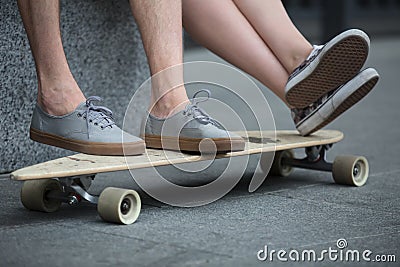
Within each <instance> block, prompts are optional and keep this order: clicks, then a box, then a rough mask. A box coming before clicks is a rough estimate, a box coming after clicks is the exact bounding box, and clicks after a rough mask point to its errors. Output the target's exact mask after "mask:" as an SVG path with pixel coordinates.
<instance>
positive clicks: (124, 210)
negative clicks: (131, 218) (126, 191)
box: [121, 198, 131, 215]
mask: <svg viewBox="0 0 400 267" xmlns="http://www.w3.org/2000/svg"><path fill="white" fill-rule="evenodd" d="M130 208H131V202H130V201H129V199H127V198H124V200H122V202H121V212H122V214H124V215H125V214H127V213H128V211H129V210H130Z"/></svg>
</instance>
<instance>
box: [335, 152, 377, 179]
mask: <svg viewBox="0 0 400 267" xmlns="http://www.w3.org/2000/svg"><path fill="white" fill-rule="evenodd" d="M368 173H369V165H368V160H367V159H366V158H365V157H362V156H351V155H350V156H347V155H345V156H337V157H336V158H335V161H334V162H333V167H332V176H333V179H334V180H335V182H336V183H337V184H344V185H353V186H363V185H364V184H365V183H366V182H367V179H368Z"/></svg>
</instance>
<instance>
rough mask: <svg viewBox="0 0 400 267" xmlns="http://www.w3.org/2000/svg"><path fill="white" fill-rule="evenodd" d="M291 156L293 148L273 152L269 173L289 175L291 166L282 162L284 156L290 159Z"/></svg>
mask: <svg viewBox="0 0 400 267" xmlns="http://www.w3.org/2000/svg"><path fill="white" fill-rule="evenodd" d="M293 157H294V152H293V150H282V151H277V152H275V157H274V161H273V162H272V166H271V170H270V172H269V174H270V175H272V176H281V177H287V176H289V175H290V174H291V173H292V171H293V168H292V166H288V165H285V164H283V160H284V159H285V158H286V159H287V158H289V159H292V158H293Z"/></svg>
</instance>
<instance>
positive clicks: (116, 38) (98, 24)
mask: <svg viewBox="0 0 400 267" xmlns="http://www.w3.org/2000/svg"><path fill="white" fill-rule="evenodd" d="M61 28H62V36H63V41H64V47H65V51H66V54H67V58H68V61H69V64H70V67H71V70H72V73H73V75H74V77H75V79H76V80H77V81H78V84H79V85H80V87H81V89H82V90H83V91H84V93H85V95H86V96H90V95H99V96H101V97H103V98H104V100H105V103H104V104H105V105H107V106H108V107H109V108H111V109H112V110H113V111H114V113H115V115H116V121H117V123H118V124H119V125H121V124H122V121H123V115H124V112H125V108H126V106H127V105H128V102H129V99H130V97H131V96H132V95H133V93H134V91H135V89H136V88H138V87H139V85H140V84H141V83H142V82H143V81H144V80H145V79H146V78H147V77H148V76H149V74H148V73H149V71H148V67H147V63H146V58H145V54H144V51H143V47H142V43H141V40H140V35H139V32H138V30H137V27H136V25H135V22H134V19H133V17H132V15H131V12H130V8H129V4H128V1H120V0H113V1H110V0H90V1H66V0H64V1H61ZM36 90H37V81H36V74H35V68H34V62H33V58H32V56H31V52H30V49H29V44H28V40H27V37H26V34H25V31H24V29H23V25H22V21H21V18H20V15H19V12H18V9H17V4H16V1H8V0H0V107H1V109H0V157H1V159H0V173H4V172H9V171H12V170H15V169H17V168H20V167H23V166H27V165H31V164H34V163H38V162H42V161H46V160H50V159H53V158H56V157H59V156H65V155H68V154H71V152H70V151H66V150H63V149H58V148H54V147H50V146H46V145H41V144H38V143H35V142H33V141H31V140H30V139H29V123H30V118H31V115H32V111H33V108H34V105H35V99H36ZM145 102H146V101H143V106H142V107H137V108H138V109H144V108H145ZM138 128H139V126H138Z"/></svg>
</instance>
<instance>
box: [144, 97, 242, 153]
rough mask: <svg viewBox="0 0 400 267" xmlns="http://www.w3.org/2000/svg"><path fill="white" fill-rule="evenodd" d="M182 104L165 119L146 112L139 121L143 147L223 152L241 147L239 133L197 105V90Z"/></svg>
mask: <svg viewBox="0 0 400 267" xmlns="http://www.w3.org/2000/svg"><path fill="white" fill-rule="evenodd" d="M201 92H206V93H207V94H208V95H207V99H208V98H209V97H210V91H208V90H200V91H198V92H197V93H195V95H194V96H193V99H192V100H191V103H190V104H188V105H187V106H186V108H185V109H184V110H182V111H180V112H178V113H176V114H174V115H172V116H170V117H168V118H166V119H160V118H157V117H155V116H153V115H151V114H148V115H147V116H146V118H144V120H143V123H142V132H143V131H144V134H142V138H143V139H144V140H145V142H146V146H147V147H151V148H162V149H168V150H181V151H190V152H204V153H214V152H215V153H223V152H230V151H241V150H244V146H245V142H244V140H243V138H242V137H240V136H239V135H237V134H235V133H232V132H229V131H227V130H225V129H224V128H223V127H222V125H221V124H220V123H219V122H218V121H216V120H215V119H213V118H211V117H210V116H209V115H208V114H207V113H206V112H205V111H204V110H203V109H201V108H200V107H198V106H197V104H198V103H199V102H202V101H198V102H196V96H197V94H199V93H201ZM203 101H205V100H203Z"/></svg>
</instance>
